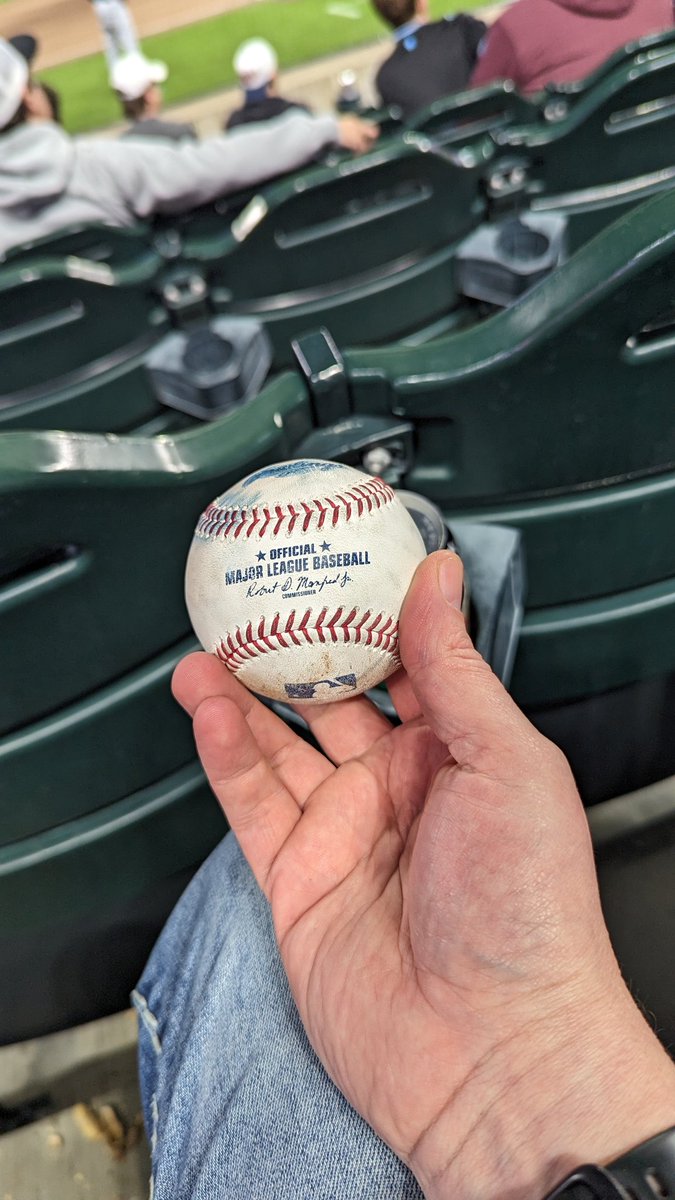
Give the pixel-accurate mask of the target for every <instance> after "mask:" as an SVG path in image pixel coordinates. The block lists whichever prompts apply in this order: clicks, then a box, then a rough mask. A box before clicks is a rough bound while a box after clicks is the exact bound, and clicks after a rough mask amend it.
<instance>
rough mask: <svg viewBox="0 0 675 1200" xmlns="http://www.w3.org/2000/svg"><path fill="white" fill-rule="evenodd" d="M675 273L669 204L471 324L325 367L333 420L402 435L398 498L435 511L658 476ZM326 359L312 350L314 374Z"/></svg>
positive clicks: (671, 200) (666, 463)
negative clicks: (422, 342) (390, 424)
mask: <svg viewBox="0 0 675 1200" xmlns="http://www.w3.org/2000/svg"><path fill="white" fill-rule="evenodd" d="M674 265H675V192H669V193H665V194H664V195H662V196H660V197H657V198H655V199H654V200H651V201H649V202H648V204H646V205H643V206H642V207H640V208H639V209H635V210H633V211H632V212H631V213H629V214H628V216H626V217H624V218H623V219H622V220H621V221H619V222H617V223H615V224H614V225H613V226H611V227H610V228H608V229H606V230H605V231H604V232H603V233H601V234H599V235H598V236H597V237H596V238H595V239H593V241H592V242H590V243H588V244H587V245H586V246H585V247H583V248H582V249H581V250H580V251H578V253H577V254H576V255H574V256H573V258H571V259H570V260H569V261H568V262H567V263H565V264H563V266H562V267H560V268H559V269H558V270H557V271H556V272H555V273H554V274H552V275H550V276H549V277H548V278H546V279H545V280H543V281H542V282H541V283H540V284H538V285H537V286H536V287H535V288H534V289H533V290H532V291H531V292H529V293H528V294H527V295H526V296H525V297H524V298H523V299H521V300H520V301H519V302H518V303H517V304H514V305H513V306H512V307H511V308H510V309H507V310H505V311H504V312H501V313H499V314H497V315H496V316H494V317H492V318H490V319H489V320H487V321H483V322H482V323H481V324H478V325H475V326H473V327H472V328H470V329H467V330H465V331H461V332H457V333H454V334H451V335H449V336H447V337H445V338H440V339H438V340H436V341H434V342H432V343H430V344H428V345H426V346H420V347H406V346H392V347H389V348H387V349H378V350H373V349H363V350H348V351H345V352H344V354H341V353H340V352H337V353H333V360H334V366H335V370H334V372H333V375H332V376H331V380H330V383H331V387H332V388H333V391H334V392H335V391H336V390H337V388H338V385H339V386H340V387H341V392H340V402H341V405H342V407H341V408H340V407H339V406H338V407H337V409H336V410H335V412H336V415H335V416H334V417H333V418H332V419H333V420H337V419H338V418H339V417H340V416H342V417H346V416H348V415H349V414H371V415H377V416H379V417H380V418H389V419H393V418H396V419H397V420H404V421H408V422H411V423H412V424H413V426H414V436H415V445H416V452H415V461H414V463H413V465H412V467H411V469H410V471H409V472H408V474H407V479H406V481H407V486H409V487H410V488H412V489H413V490H417V491H420V492H422V493H423V494H425V495H427V496H429V498H430V499H432V500H435V501H436V502H437V503H438V504H440V505H441V506H443V507H445V508H450V507H453V508H457V507H458V506H459V507H462V506H469V505H472V504H473V503H475V502H476V501H478V500H480V501H481V503H484V504H495V503H497V502H498V503H499V504H502V503H504V502H505V501H506V500H509V499H510V500H514V501H515V500H516V499H520V498H525V497H531V496H542V497H544V496H554V495H555V494H556V493H560V494H565V493H566V492H570V491H572V490H574V489H577V488H586V487H589V486H591V485H596V486H597V485H603V486H607V485H610V484H612V483H617V484H620V483H622V482H624V481H626V480H627V479H629V478H631V477H635V476H638V475H647V474H650V473H653V472H657V471H662V472H663V471H668V470H669V469H672V467H673V465H675V422H674V421H673V417H672V371H673V355H674V353H675V333H674V326H673V319H674V315H675V303H674V297H673V285H672V279H673V269H674ZM317 340H318V341H319V342H320V339H315V341H317ZM313 352H314V351H313V349H312V339H309V338H306V339H302V340H301V354H302V358H303V360H305V361H306V360H308V359H309V360H310V369H309V371H308V372H305V373H306V374H307V375H308V377H311V358H312V354H313ZM326 354H327V349H326V345H325V344H324V345H323V346H319V350H318V361H320V362H321V364H322V367H323V368H325V365H326V362H325V356H326ZM322 356H323V357H322ZM317 395H318V393H317ZM324 423H326V424H327V422H324Z"/></svg>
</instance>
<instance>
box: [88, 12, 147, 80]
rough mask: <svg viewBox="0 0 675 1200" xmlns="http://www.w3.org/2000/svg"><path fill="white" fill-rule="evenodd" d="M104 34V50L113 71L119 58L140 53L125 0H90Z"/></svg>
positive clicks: (109, 68)
mask: <svg viewBox="0 0 675 1200" xmlns="http://www.w3.org/2000/svg"><path fill="white" fill-rule="evenodd" d="M90 3H91V5H92V7H93V10H94V15H95V16H96V19H97V21H98V23H99V25H100V26H101V32H102V34H103V52H104V54H105V56H106V59H107V62H108V70H109V71H112V69H113V67H114V66H115V63H116V62H117V60H118V58H124V56H125V54H140V52H141V48H140V45H139V43H138V34H137V33H136V26H135V25H134V22H133V18H132V16H131V13H130V12H129V6H128V4H126V3H125V0H90Z"/></svg>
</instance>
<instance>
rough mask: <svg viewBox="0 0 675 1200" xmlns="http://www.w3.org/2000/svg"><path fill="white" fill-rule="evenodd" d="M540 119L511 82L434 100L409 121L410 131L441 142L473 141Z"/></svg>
mask: <svg viewBox="0 0 675 1200" xmlns="http://www.w3.org/2000/svg"><path fill="white" fill-rule="evenodd" d="M538 118H539V110H538V108H537V106H536V104H534V103H533V101H532V100H529V99H527V97H525V96H521V94H520V93H519V92H518V91H517V90H516V86H515V84H514V83H512V82H511V80H509V79H507V80H500V81H498V82H497V83H490V84H487V85H486V86H485V87H480V88H472V89H470V90H469V91H465V92H455V93H453V95H451V96H444V97H443V98H442V99H441V100H434V101H433V103H432V104H429V105H427V107H426V108H423V109H420V111H419V112H417V113H415V114H414V115H413V116H412V117H410V118H409V120H408V121H407V122H406V129H409V130H411V131H413V132H415V133H424V134H426V135H427V136H428V137H431V138H433V139H434V140H435V141H440V142H441V143H442V142H443V141H444V140H445V139H447V138H448V137H450V138H452V139H453V140H454V141H457V138H458V137H461V138H462V139H466V140H467V141H471V139H473V138H475V137H476V136H481V135H482V134H485V133H493V132H495V133H496V132H497V130H499V129H504V128H507V127H508V126H509V125H513V124H516V123H517V124H520V125H524V124H529V123H530V122H531V121H536V120H538Z"/></svg>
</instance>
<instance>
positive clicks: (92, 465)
mask: <svg viewBox="0 0 675 1200" xmlns="http://www.w3.org/2000/svg"><path fill="white" fill-rule="evenodd" d="M310 428H311V413H310V408H309V401H308V398H307V394H306V391H305V388H304V386H303V384H302V383H301V381H300V380H298V379H296V377H295V376H290V375H289V376H286V377H279V379H278V380H277V381H276V382H275V383H273V384H271V385H270V386H269V387H268V388H267V389H266V391H265V394H264V396H260V397H258V398H257V399H256V400H255V401H253V402H252V403H251V404H250V405H248V406H246V407H244V408H242V409H239V410H237V411H235V412H233V413H232V414H230V415H228V416H226V417H224V418H222V419H221V421H218V422H214V423H213V424H210V425H208V426H198V427H196V428H195V429H193V430H191V431H189V432H188V433H185V434H182V435H179V436H177V437H176V438H175V439H172V438H168V437H167V438H154V439H153V438H147V439H143V438H106V437H102V436H97V435H86V434H80V435H75V434H66V433H47V432H36V431H28V432H25V433H7V434H4V435H1V436H0V519H1V520H2V528H3V538H2V546H1V547H0V642H1V643H2V646H3V671H4V680H5V686H4V687H3V688H2V689H0V735H1V734H4V733H7V732H9V731H12V730H13V731H22V730H23V729H24V727H25V726H27V725H29V724H31V723H32V722H35V721H38V720H40V719H41V718H43V717H47V716H49V715H55V714H57V713H58V711H59V710H60V709H62V708H63V707H64V706H67V705H70V704H73V703H74V702H76V701H78V700H81V699H83V698H84V697H87V696H89V694H90V693H92V692H94V691H95V690H96V689H99V688H101V687H104V686H105V685H107V684H111V683H113V682H114V681H119V680H120V679H121V678H122V677H123V676H124V675H126V674H127V673H128V672H129V671H133V670H134V669H135V668H137V667H140V666H141V665H142V664H147V663H148V662H149V661H150V660H151V659H152V658H154V657H155V656H157V655H160V654H162V653H163V652H166V651H170V650H171V649H172V648H173V647H175V645H176V644H177V643H178V642H180V641H181V640H182V639H184V638H185V637H187V636H188V634H189V632H190V629H189V622H188V618H187V614H186V612H185V607H184V603H183V571H184V565H185V557H186V555H187V550H188V547H189V544H190V539H191V537H192V532H193V530H194V526H195V524H196V521H197V518H198V517H199V514H200V512H201V511H202V510H203V509H204V508H205V507H206V505H207V504H208V503H209V502H210V501H211V500H212V499H213V498H214V497H215V496H216V495H218V494H219V493H220V492H222V491H224V490H225V489H226V488H227V487H228V486H229V485H230V484H231V483H233V482H235V481H236V480H237V479H239V478H240V477H241V476H242V475H246V474H247V473H248V472H249V471H251V470H254V469H255V468H256V467H257V466H260V465H261V464H262V463H265V462H273V461H278V460H280V459H285V458H289V457H291V455H292V451H293V447H294V445H295V444H297V442H299V441H300V440H301V439H302V437H303V436H305V434H306V433H307V432H308V431H309V429H310Z"/></svg>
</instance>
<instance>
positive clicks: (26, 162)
mask: <svg viewBox="0 0 675 1200" xmlns="http://www.w3.org/2000/svg"><path fill="white" fill-rule="evenodd" d="M43 104H44V98H43V93H42V92H41V91H39V89H37V88H36V87H35V85H34V84H32V83H31V80H30V77H29V73H28V65H27V63H26V60H25V59H24V58H22V57H21V55H20V54H17V52H16V50H14V49H13V48H12V47H11V46H10V45H9V44H8V43H7V42H6V41H4V40H2V39H0V254H1V253H3V252H4V251H5V250H7V249H8V248H9V247H10V246H17V245H21V244H22V243H23V242H25V241H33V240H34V239H35V238H39V237H44V236H46V235H47V234H50V233H54V232H56V231H57V230H60V229H64V228H65V227H67V226H70V225H80V224H86V223H89V222H94V221H99V222H100V221H105V222H107V223H108V224H110V225H133V223H134V221H135V220H136V219H137V218H144V217H149V216H151V215H152V214H153V213H159V212H163V213H178V212H185V211H187V210H189V209H192V208H194V207H196V206H197V205H199V204H207V203H208V202H209V201H210V200H215V199H216V197H218V196H222V195H226V194H228V193H230V192H235V191H241V190H242V189H244V188H250V187H254V186H257V185H258V184H261V183H264V182H265V181H266V180H268V179H271V178H273V177H275V176H278V175H283V174H284V173H285V172H287V171H295V170H296V169H297V168H298V167H302V166H304V165H305V163H307V162H310V161H311V160H312V159H314V158H315V157H316V155H317V154H319V153H320V152H321V151H322V150H324V149H327V148H328V147H331V146H336V145H339V146H343V147H345V148H346V149H348V150H352V151H354V152H355V153H362V152H363V151H365V150H368V149H370V147H371V146H372V145H373V143H374V142H375V140H376V138H377V135H378V129H377V126H376V125H373V124H372V123H371V122H367V121H362V120H359V119H358V118H357V117H354V116H345V117H342V118H341V119H340V120H339V121H338V120H335V118H334V117H332V116H316V117H314V116H310V115H309V114H308V113H304V112H298V111H294V112H289V113H285V114H284V115H283V116H281V117H277V118H276V120H274V121H270V122H268V123H267V124H265V125H263V126H261V127H260V128H258V129H251V130H242V131H241V133H239V134H237V136H236V137H229V136H227V137H226V136H223V135H222V134H220V135H218V136H217V137H212V138H205V139H204V141H203V142H199V143H193V142H184V143H182V144H180V145H173V144H169V143H166V144H162V143H161V142H159V141H157V142H152V141H151V140H149V139H148V140H146V141H145V142H144V143H143V144H142V145H140V144H139V145H136V144H134V143H133V142H132V141H131V140H129V141H125V142H115V141H112V140H111V139H109V138H91V137H89V138H71V137H69V136H68V135H67V134H66V133H65V132H64V130H63V129H61V128H60V127H59V126H58V125H55V124H54V123H53V122H52V121H49V120H45V119H44V116H43V115H42V114H41V108H42V106H43Z"/></svg>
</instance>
